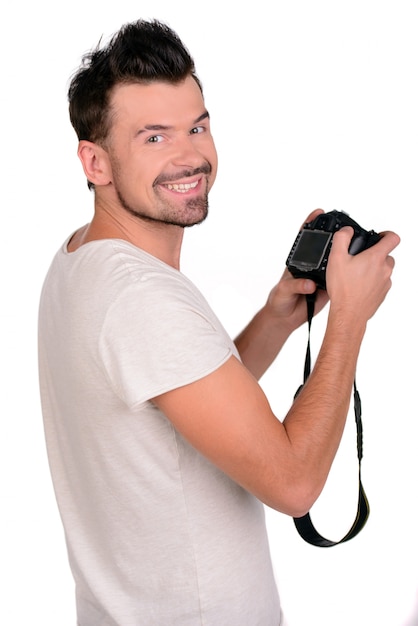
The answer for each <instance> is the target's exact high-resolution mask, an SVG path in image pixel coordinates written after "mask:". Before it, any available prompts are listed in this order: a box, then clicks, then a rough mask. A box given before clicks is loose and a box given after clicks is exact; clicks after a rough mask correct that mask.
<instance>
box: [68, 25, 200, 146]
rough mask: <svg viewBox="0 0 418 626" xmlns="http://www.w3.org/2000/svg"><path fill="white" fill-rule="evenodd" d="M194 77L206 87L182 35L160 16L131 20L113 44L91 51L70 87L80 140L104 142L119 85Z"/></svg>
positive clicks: (69, 97)
mask: <svg viewBox="0 0 418 626" xmlns="http://www.w3.org/2000/svg"><path fill="white" fill-rule="evenodd" d="M187 76H192V77H193V78H194V79H195V81H196V82H197V84H198V85H199V87H200V89H202V85H201V83H200V81H199V79H198V77H197V75H196V72H195V65H194V61H193V59H192V57H191V56H190V53H189V52H188V50H187V48H186V47H185V46H184V44H183V43H182V41H181V40H180V39H179V37H178V35H177V34H176V33H175V32H174V31H173V30H172V29H171V28H170V27H169V26H167V25H166V24H163V23H162V22H160V21H158V20H150V21H147V20H138V21H136V22H132V23H130V24H125V25H124V26H122V27H121V28H120V30H119V31H118V32H117V33H115V34H114V35H113V36H112V37H111V39H110V41H109V43H107V45H105V46H103V47H101V46H100V43H99V44H98V46H97V47H96V48H95V49H94V50H92V51H91V52H88V53H87V54H85V55H84V56H83V58H82V64H81V67H80V68H79V69H78V71H77V72H76V73H75V74H74V75H73V77H72V79H71V82H70V87H69V90H68V100H69V111H70V120H71V124H72V125H73V127H74V130H75V132H76V133H77V137H78V139H79V140H82V139H86V140H88V141H92V142H95V143H102V144H103V143H104V142H105V140H106V138H107V136H108V133H109V129H110V124H111V115H110V95H111V92H112V89H113V88H114V87H115V86H116V85H119V84H131V83H144V84H148V83H151V82H153V81H166V82H169V83H174V84H175V83H179V82H181V81H182V80H184V79H185V78H187Z"/></svg>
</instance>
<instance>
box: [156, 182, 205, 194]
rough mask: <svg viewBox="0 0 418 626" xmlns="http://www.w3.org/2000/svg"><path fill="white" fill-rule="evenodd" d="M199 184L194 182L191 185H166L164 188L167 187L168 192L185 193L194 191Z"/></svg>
mask: <svg viewBox="0 0 418 626" xmlns="http://www.w3.org/2000/svg"><path fill="white" fill-rule="evenodd" d="M198 184H199V181H198V180H196V181H195V182H193V183H166V184H165V185H164V187H167V189H169V190H170V191H176V192H178V193H187V192H188V191H190V190H191V189H195V188H196V187H197V186H198Z"/></svg>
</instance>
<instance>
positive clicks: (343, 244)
mask: <svg viewBox="0 0 418 626" xmlns="http://www.w3.org/2000/svg"><path fill="white" fill-rule="evenodd" d="M353 235H354V228H352V227H351V226H343V228H341V229H340V230H338V231H336V232H335V233H334V236H333V238H332V247H333V248H334V249H336V251H340V252H348V248H349V246H350V243H351V240H352V238H353Z"/></svg>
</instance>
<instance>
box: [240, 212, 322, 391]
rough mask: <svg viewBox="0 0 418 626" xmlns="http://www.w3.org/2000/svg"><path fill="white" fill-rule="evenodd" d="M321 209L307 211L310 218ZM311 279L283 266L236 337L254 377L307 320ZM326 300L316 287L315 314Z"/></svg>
mask: <svg viewBox="0 0 418 626" xmlns="http://www.w3.org/2000/svg"><path fill="white" fill-rule="evenodd" d="M320 213H323V211H322V209H316V210H315V211H313V212H312V213H311V214H310V215H308V217H307V219H306V221H307V222H310V221H311V220H313V219H314V218H315V217H317V216H318V215H319V214H320ZM315 289H316V285H315V283H314V282H313V281H312V280H307V279H301V278H300V279H297V280H296V279H294V278H293V277H292V276H291V274H290V272H289V271H288V270H287V269H286V270H285V271H284V273H283V275H282V277H281V279H280V281H279V282H278V284H277V285H275V287H273V289H272V290H271V292H270V294H269V296H268V299H267V302H266V303H265V305H264V307H263V308H262V309H261V310H260V311H259V312H258V313H257V314H256V315H255V317H254V318H253V319H252V320H251V322H250V323H249V324H248V326H246V328H245V329H244V330H243V331H242V332H241V333H240V334H239V336H238V337H237V338H236V339H235V345H236V346H237V349H238V352H239V354H240V357H241V360H242V362H243V363H244V365H245V366H246V367H247V368H248V369H249V370H250V372H251V373H252V374H253V376H255V378H256V379H257V380H259V379H260V378H261V376H262V375H263V374H264V372H265V371H266V370H267V369H268V368H269V367H270V365H271V364H272V363H273V361H274V359H275V358H276V357H277V355H278V354H279V352H280V350H281V349H282V347H283V345H284V344H285V342H286V341H287V339H288V338H289V336H290V335H291V333H292V332H293V331H294V330H296V328H299V326H301V325H302V324H303V323H304V322H306V320H307V307H306V294H309V293H313V292H314V291H315ZM327 302H328V294H327V293H326V291H324V290H322V289H321V290H318V293H317V294H316V301H315V314H317V313H318V312H319V311H321V309H323V307H324V306H325V304H326V303H327Z"/></svg>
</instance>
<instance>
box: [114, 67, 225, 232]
mask: <svg viewBox="0 0 418 626" xmlns="http://www.w3.org/2000/svg"><path fill="white" fill-rule="evenodd" d="M107 152H108V154H109V159H110V164H111V168H112V181H111V182H112V185H113V186H114V191H115V196H116V198H117V201H118V202H119V204H120V205H121V206H122V207H123V208H124V209H125V210H127V211H128V212H129V213H131V214H133V215H136V216H138V217H140V218H144V219H147V220H152V221H158V222H163V223H167V224H175V225H177V226H183V227H184V226H192V225H193V224H197V223H199V222H201V221H203V220H204V219H205V217H206V215H207V212H208V192H209V190H210V188H211V187H212V185H213V182H214V180H215V176H216V170H217V154H216V149H215V145H214V143H213V139H212V135H211V132H210V124H209V115H208V112H207V110H206V108H205V105H204V101H203V97H202V93H201V91H200V89H199V87H198V85H197V83H196V82H195V80H194V79H193V78H192V77H188V78H187V79H186V80H185V81H183V82H181V83H179V84H177V85H172V84H170V83H164V82H156V83H151V84H148V85H139V84H129V85H120V86H118V87H116V89H115V91H114V92H113V95H112V98H111V130H110V134H109V138H108V141H107Z"/></svg>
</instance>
